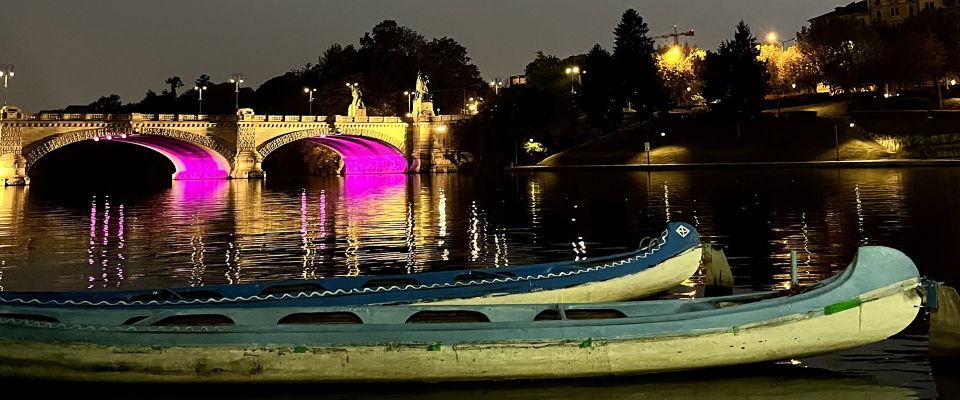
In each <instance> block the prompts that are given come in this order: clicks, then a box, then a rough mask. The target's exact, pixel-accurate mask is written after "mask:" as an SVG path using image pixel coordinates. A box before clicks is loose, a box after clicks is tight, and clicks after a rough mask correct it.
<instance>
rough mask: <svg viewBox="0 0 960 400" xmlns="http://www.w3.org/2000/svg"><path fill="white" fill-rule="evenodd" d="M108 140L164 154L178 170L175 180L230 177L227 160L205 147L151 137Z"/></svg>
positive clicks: (136, 136)
mask: <svg viewBox="0 0 960 400" xmlns="http://www.w3.org/2000/svg"><path fill="white" fill-rule="evenodd" d="M107 139H110V140H115V141H121V142H125V143H132V144H136V145H139V146H143V147H146V148H148V149H152V150H154V151H156V152H158V153H160V154H163V155H164V156H165V157H167V158H168V159H170V161H171V162H173V165H174V167H176V169H177V171H176V172H174V174H173V179H174V180H188V179H227V177H229V176H230V163H229V162H228V161H227V159H226V158H224V157H223V156H221V155H219V154H217V153H216V152H214V151H213V150H209V149H206V148H204V147H203V146H199V145H196V144H193V143H188V142H184V141H181V140H176V139H170V138H165V137H162V136H150V135H133V136H128V137H126V138H123V137H122V136H118V137H116V138H112V139H111V137H109V136H108V137H107Z"/></svg>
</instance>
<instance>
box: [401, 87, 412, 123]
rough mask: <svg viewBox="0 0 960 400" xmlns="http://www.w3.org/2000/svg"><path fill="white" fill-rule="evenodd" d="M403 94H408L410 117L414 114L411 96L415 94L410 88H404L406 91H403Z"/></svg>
mask: <svg viewBox="0 0 960 400" xmlns="http://www.w3.org/2000/svg"><path fill="white" fill-rule="evenodd" d="M403 95H404V96H407V116H408V117H412V116H413V105H412V104H411V103H410V98H411V96H413V92H411V91H409V90H404V91H403Z"/></svg>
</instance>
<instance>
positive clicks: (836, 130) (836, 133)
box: [833, 120, 857, 161]
mask: <svg viewBox="0 0 960 400" xmlns="http://www.w3.org/2000/svg"><path fill="white" fill-rule="evenodd" d="M855 126H857V124H855V123H853V122H852V121H851V122H850V128H853V127H855ZM833 145H834V150H835V151H836V154H837V161H840V120H834V121H833Z"/></svg>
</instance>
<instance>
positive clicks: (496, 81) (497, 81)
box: [490, 78, 503, 95]
mask: <svg viewBox="0 0 960 400" xmlns="http://www.w3.org/2000/svg"><path fill="white" fill-rule="evenodd" d="M490 87H492V88H493V94H494V95H499V94H500V88H502V87H503V81H501V80H500V78H496V79H494V80H492V81H490Z"/></svg>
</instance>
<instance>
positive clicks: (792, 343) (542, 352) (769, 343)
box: [0, 247, 922, 382]
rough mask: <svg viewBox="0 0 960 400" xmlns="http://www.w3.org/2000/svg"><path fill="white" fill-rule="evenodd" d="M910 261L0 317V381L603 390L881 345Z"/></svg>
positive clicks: (915, 281)
mask: <svg viewBox="0 0 960 400" xmlns="http://www.w3.org/2000/svg"><path fill="white" fill-rule="evenodd" d="M921 288H922V285H921V279H920V277H919V275H918V272H917V269H916V267H915V266H914V264H913V262H912V261H911V260H910V259H909V258H908V257H907V256H905V255H904V254H903V253H901V252H899V251H897V250H894V249H891V248H887V247H862V248H860V249H859V250H858V252H857V255H856V258H855V259H854V261H853V262H852V263H851V265H850V266H849V267H848V268H847V269H846V270H844V271H843V272H842V273H840V274H839V275H836V276H834V277H832V278H829V279H827V280H825V281H823V282H820V283H818V284H816V285H814V286H811V287H809V288H806V289H805V290H803V291H802V292H800V293H797V294H793V295H782V294H780V293H775V292H774V293H757V294H741V295H733V296H725V297H716V298H701V299H694V300H689V299H677V300H656V301H637V302H624V303H605V304H562V303H560V304H558V303H549V304H528V305H487V306H479V305H397V306H339V307H300V306H279V307H245V306H243V305H236V306H235V307H223V308H214V309H199V308H192V309H183V308H177V307H172V306H171V307H152V308H133V307H114V308H98V309H96V310H88V309H83V308H77V307H50V306H39V305H32V304H13V303H6V304H2V305H0V376H4V377H14V378H40V379H56V380H83V381H127V382H321V381H448V380H454V381H455V380H502V379H538V378H567V377H587V376H610V375H628V374H640V373H651V372H660V371H674V370H686V369H693V368H702V367H716V366H728V365H736V364H745V363H755V362H762V361H774V360H785V359H791V358H798V357H805V356H812V355H817V354H822V353H828V352H833V351H838V350H843V349H848V348H853V347H857V346H862V345H866V344H870V343H874V342H878V341H882V340H884V339H886V338H888V337H890V336H892V335H894V334H896V333H898V332H900V331H901V330H902V329H904V328H905V327H906V326H907V325H909V324H910V323H911V322H912V321H913V320H914V318H915V317H916V315H917V313H918V310H919V307H920V305H921V300H922V299H921V298H922V293H921Z"/></svg>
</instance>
